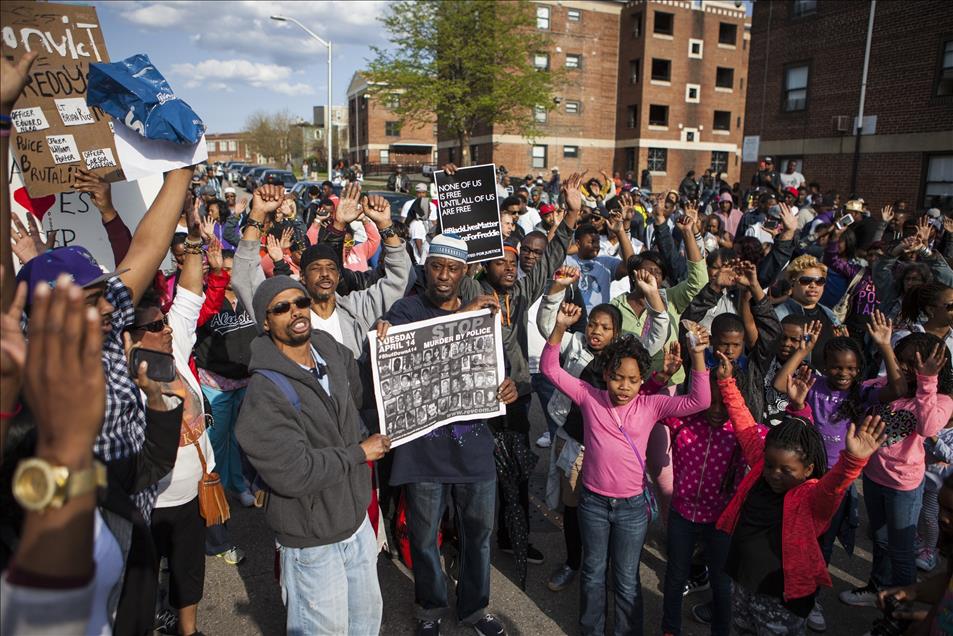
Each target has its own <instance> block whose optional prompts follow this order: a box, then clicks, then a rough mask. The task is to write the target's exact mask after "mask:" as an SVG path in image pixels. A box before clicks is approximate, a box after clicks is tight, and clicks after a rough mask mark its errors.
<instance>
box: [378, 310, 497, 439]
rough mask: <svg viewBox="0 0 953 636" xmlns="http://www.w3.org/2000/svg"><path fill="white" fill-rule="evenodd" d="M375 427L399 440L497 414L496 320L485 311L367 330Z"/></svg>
mask: <svg viewBox="0 0 953 636" xmlns="http://www.w3.org/2000/svg"><path fill="white" fill-rule="evenodd" d="M368 340H369V342H370V350H371V369H372V371H373V376H374V388H375V393H376V398H377V412H378V417H379V419H380V430H381V433H383V434H384V435H387V436H389V437H390V438H391V444H392V446H400V445H401V444H406V443H407V442H409V441H412V440H414V439H417V438H418V437H421V436H423V435H426V434H427V433H429V432H430V431H432V430H434V429H435V428H438V427H440V426H444V425H446V424H451V423H453V422H458V421H462V420H475V419H482V418H488V417H495V416H497V415H503V414H504V413H505V412H506V407H505V405H503V404H502V403H501V402H500V401H499V400H497V398H496V392H497V389H498V388H499V386H500V384H501V383H502V382H503V377H504V368H503V336H502V332H501V330H500V321H499V320H498V319H497V318H495V317H494V316H493V315H492V314H491V313H490V311H489V310H488V309H481V310H479V311H468V312H465V313H459V314H451V315H449V316H443V317H440V318H431V319H430V320H422V321H419V322H413V323H409V324H406V325H400V326H396V327H391V328H390V329H388V331H387V337H385V338H384V340H383V341H381V340H378V338H377V332H376V331H372V332H370V333H369V334H368Z"/></svg>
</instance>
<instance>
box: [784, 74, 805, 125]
mask: <svg viewBox="0 0 953 636" xmlns="http://www.w3.org/2000/svg"><path fill="white" fill-rule="evenodd" d="M807 81H808V68H807V64H798V65H796V66H788V67H787V68H785V69H784V94H783V96H782V102H781V106H782V108H783V109H784V110H785V111H786V112H789V113H790V112H794V111H799V110H805V109H806V108H807Z"/></svg>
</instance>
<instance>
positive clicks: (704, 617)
mask: <svg viewBox="0 0 953 636" xmlns="http://www.w3.org/2000/svg"><path fill="white" fill-rule="evenodd" d="M692 618H694V619H695V620H696V621H697V622H699V623H701V624H702V625H711V603H710V602H708V603H699V604H698V605H694V606H692Z"/></svg>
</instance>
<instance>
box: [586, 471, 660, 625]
mask: <svg viewBox="0 0 953 636" xmlns="http://www.w3.org/2000/svg"><path fill="white" fill-rule="evenodd" d="M648 527H649V511H648V501H647V499H646V498H645V495H644V494H640V495H636V496H635V497H629V498H627V499H616V498H613V497H605V496H603V495H599V494H596V493H594V492H592V491H591V490H589V489H588V488H586V487H585V486H583V487H582V488H581V490H580V495H579V530H580V532H581V533H582V552H583V557H582V573H581V575H580V583H579V596H580V602H579V626H580V628H581V632H582V633H583V634H586V635H588V634H604V633H605V628H606V571H607V569H608V566H609V562H610V561H611V562H612V584H613V588H614V589H615V597H614V598H615V633H616V634H641V633H642V583H641V581H640V579H639V560H640V559H641V557H642V544H643V543H644V542H645V533H646V531H647V530H648Z"/></svg>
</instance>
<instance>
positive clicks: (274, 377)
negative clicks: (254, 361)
mask: <svg viewBox="0 0 953 636" xmlns="http://www.w3.org/2000/svg"><path fill="white" fill-rule="evenodd" d="M254 372H255V373H257V374H258V375H262V376H264V377H266V378H268V379H269V380H271V381H272V383H273V384H275V385H276V386H277V387H278V389H279V390H280V391H281V392H282V393H284V395H285V397H286V398H288V401H289V402H291V406H293V407H294V410H295V411H296V412H298V413H300V412H301V398H300V397H298V392H297V391H295V389H294V387H293V386H291V382H289V381H288V378H287V377H285V376H284V375H282V374H281V373H278V372H277V371H273V370H271V369H255V371H254Z"/></svg>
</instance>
